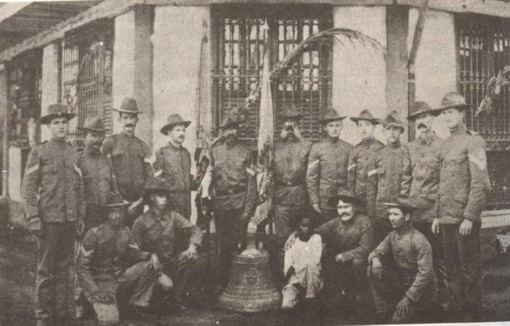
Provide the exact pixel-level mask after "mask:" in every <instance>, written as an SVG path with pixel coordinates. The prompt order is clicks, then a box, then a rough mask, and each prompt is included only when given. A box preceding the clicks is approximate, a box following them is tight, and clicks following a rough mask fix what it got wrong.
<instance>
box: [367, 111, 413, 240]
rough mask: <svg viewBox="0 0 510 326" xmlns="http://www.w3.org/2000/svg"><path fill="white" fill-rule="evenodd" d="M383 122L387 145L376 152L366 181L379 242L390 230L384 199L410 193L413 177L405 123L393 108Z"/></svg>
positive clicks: (368, 202)
mask: <svg viewBox="0 0 510 326" xmlns="http://www.w3.org/2000/svg"><path fill="white" fill-rule="evenodd" d="M383 126H384V132H385V134H386V141H387V145H386V146H384V147H383V148H381V149H379V150H377V151H376V152H375V156H374V160H372V162H371V163H370V164H369V170H368V185H367V209H368V216H370V218H372V219H373V220H374V222H375V223H374V227H375V232H376V239H377V241H378V242H380V241H382V240H383V239H384V238H385V237H386V235H387V234H388V233H389V232H390V231H391V225H390V223H389V221H388V219H387V216H388V214H387V209H386V206H385V205H383V203H384V202H388V201H391V199H392V198H394V197H396V196H398V195H402V196H405V197H407V196H409V190H410V187H411V181H412V175H411V163H410V160H409V151H408V149H407V147H406V146H405V145H403V144H402V143H401V142H400V135H401V134H402V133H403V132H404V126H405V123H404V122H403V121H402V119H400V117H399V115H398V113H397V112H396V111H391V112H390V113H389V114H388V116H387V117H386V119H385V120H384V121H383Z"/></svg>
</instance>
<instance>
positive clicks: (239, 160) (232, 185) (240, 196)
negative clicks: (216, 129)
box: [212, 115, 257, 294]
mask: <svg viewBox="0 0 510 326" xmlns="http://www.w3.org/2000/svg"><path fill="white" fill-rule="evenodd" d="M242 122H243V120H241V119H240V117H239V116H231V115H227V116H225V119H224V120H223V121H222V124H221V126H220V129H221V132H222V137H223V141H222V142H221V143H219V144H218V145H216V146H214V147H213V150H212V165H213V176H212V185H213V192H214V195H213V196H214V197H213V203H212V204H213V211H214V224H215V226H216V235H217V237H218V269H217V272H218V275H217V284H216V285H217V289H216V294H220V293H221V292H222V291H223V289H224V288H225V287H226V285H227V282H228V277H229V270H230V265H231V262H232V259H233V258H234V255H235V254H236V252H237V251H239V249H240V248H241V244H242V242H243V241H244V239H245V236H246V232H247V226H248V222H249V219H250V218H251V217H252V216H253V214H254V213H255V208H256V200H257V185H256V176H255V171H254V170H253V169H252V157H251V153H250V150H249V149H248V148H246V147H245V146H243V145H242V144H241V143H240V142H239V140H238V136H237V135H238V128H239V125H240V124H241V123H242Z"/></svg>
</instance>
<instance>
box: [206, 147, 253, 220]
mask: <svg viewBox="0 0 510 326" xmlns="http://www.w3.org/2000/svg"><path fill="white" fill-rule="evenodd" d="M212 161H213V179H212V182H213V187H214V208H215V209H217V210H222V211H229V210H233V209H243V208H244V214H245V215H246V216H252V215H253V214H254V213H255V205H256V198H257V184H256V179H255V171H253V169H252V167H251V162H252V159H251V155H250V150H249V149H248V148H246V147H245V146H243V145H241V144H238V143H237V144H234V145H233V146H231V147H229V146H227V144H226V143H221V144H219V145H217V146H214V147H213V157H212Z"/></svg>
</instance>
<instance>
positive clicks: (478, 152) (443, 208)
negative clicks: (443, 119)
mask: <svg viewBox="0 0 510 326" xmlns="http://www.w3.org/2000/svg"><path fill="white" fill-rule="evenodd" d="M485 147H486V145H485V141H484V140H483V138H482V137H480V136H477V135H476V133H474V132H473V131H470V130H467V129H466V126H465V125H461V126H458V128H456V129H455V130H454V131H452V132H451V136H450V137H448V138H447V139H446V140H445V141H444V144H443V147H442V148H441V173H440V180H441V181H440V183H439V200H438V214H437V216H438V218H440V222H441V223H443V224H458V223H460V222H462V220H463V219H465V218H466V219H468V220H471V221H473V222H480V221H481V220H480V214H481V213H482V209H483V206H484V204H485V201H486V198H487V195H488V193H489V191H490V180H489V174H488V171H487V157H486V153H485Z"/></svg>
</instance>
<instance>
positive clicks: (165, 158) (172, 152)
mask: <svg viewBox="0 0 510 326" xmlns="http://www.w3.org/2000/svg"><path fill="white" fill-rule="evenodd" d="M154 176H155V177H157V178H158V177H160V178H164V179H165V180H166V181H167V182H168V184H169V185H170V189H171V191H172V192H171V194H170V195H169V197H170V199H171V200H172V204H173V205H174V208H175V210H176V211H177V212H179V213H180V214H181V215H183V216H184V217H187V218H189V217H190V216H191V155H190V153H189V152H188V150H187V149H186V148H184V147H182V146H181V147H179V148H177V147H175V146H174V145H172V144H168V145H167V146H165V147H163V148H161V149H160V150H158V151H157V152H156V161H155V162H154Z"/></svg>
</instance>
